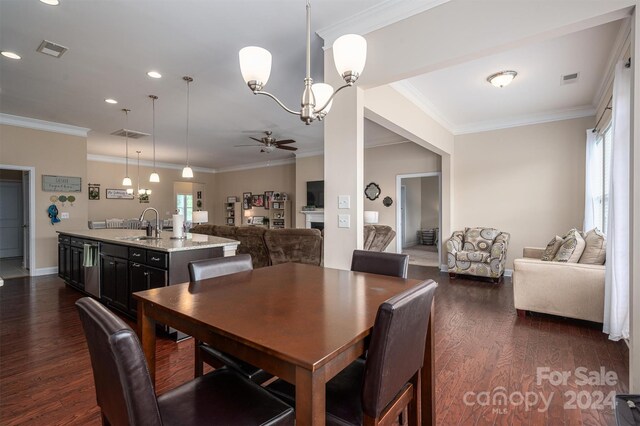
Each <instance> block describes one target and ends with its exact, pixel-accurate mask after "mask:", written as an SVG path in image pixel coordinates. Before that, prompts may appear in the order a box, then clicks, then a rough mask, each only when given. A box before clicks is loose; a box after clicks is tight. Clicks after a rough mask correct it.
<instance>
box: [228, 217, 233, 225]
mask: <svg viewBox="0 0 640 426" xmlns="http://www.w3.org/2000/svg"><path fill="white" fill-rule="evenodd" d="M233 224H234V219H233V218H232V217H228V218H227V225H233Z"/></svg>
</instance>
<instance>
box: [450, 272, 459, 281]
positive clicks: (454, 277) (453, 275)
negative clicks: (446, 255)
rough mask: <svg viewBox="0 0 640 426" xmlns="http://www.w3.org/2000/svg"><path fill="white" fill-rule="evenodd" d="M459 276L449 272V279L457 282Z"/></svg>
mask: <svg viewBox="0 0 640 426" xmlns="http://www.w3.org/2000/svg"><path fill="white" fill-rule="evenodd" d="M457 277H458V275H457V274H456V273H455V272H449V279H452V280H455V279H456V278H457Z"/></svg>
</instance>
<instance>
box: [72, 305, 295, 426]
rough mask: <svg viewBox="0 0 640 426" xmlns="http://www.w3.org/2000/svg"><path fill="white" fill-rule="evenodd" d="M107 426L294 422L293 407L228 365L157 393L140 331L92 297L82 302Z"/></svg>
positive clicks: (94, 376) (95, 377) (95, 379)
mask: <svg viewBox="0 0 640 426" xmlns="http://www.w3.org/2000/svg"><path fill="white" fill-rule="evenodd" d="M76 307H77V308H78V312H79V313H80V319H81V321H82V327H83V329H84V333H85V336H86V338H87V345H88V347H89V355H90V357H91V367H92V369H93V378H94V382H95V388H96V399H97V402H98V406H99V407H100V410H101V414H102V424H103V425H114V426H120V425H131V426H137V425H145V426H160V425H181V426H187V425H205V424H243V425H244V424H247V425H248V424H255V425H257V424H260V425H262V424H268V425H293V424H294V419H295V414H294V410H293V408H291V407H290V406H289V405H287V404H286V403H284V402H282V401H280V400H279V399H277V398H275V397H274V396H273V395H271V394H269V392H267V391H266V390H264V388H262V387H260V386H258V385H257V384H255V383H253V382H251V381H250V380H247V379H246V378H244V377H242V376H241V375H239V374H238V373H236V372H235V371H233V370H230V369H228V368H221V369H219V370H215V371H213V372H211V373H209V374H206V375H204V376H202V377H199V378H197V379H195V380H192V381H190V382H187V383H185V384H183V385H181V386H178V387H177V388H175V389H172V390H170V391H168V392H166V393H164V394H162V395H160V396H159V397H156V394H155V390H154V387H153V383H152V381H151V377H150V375H149V369H148V366H147V362H146V360H145V357H144V353H143V352H142V347H141V345H140V341H139V340H138V337H137V336H136V334H135V332H134V331H133V330H132V329H131V328H130V327H129V326H128V325H127V324H125V323H124V322H123V321H122V320H121V319H120V318H118V317H117V316H115V315H114V314H113V313H111V312H110V311H109V310H108V309H107V308H105V307H104V306H102V305H101V304H100V303H98V302H96V301H95V300H93V299H92V298H90V297H84V298H82V299H80V300H78V301H77V302H76Z"/></svg>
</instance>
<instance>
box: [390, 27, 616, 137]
mask: <svg viewBox="0 0 640 426" xmlns="http://www.w3.org/2000/svg"><path fill="white" fill-rule="evenodd" d="M621 22H622V21H620V20H618V21H613V22H609V23H607V24H604V25H600V26H597V27H592V28H589V29H587V30H583V31H579V32H576V33H572V34H569V35H566V36H563V37H559V38H554V39H551V40H546V41H544V42H539V43H534V44H529V45H526V46H523V47H520V48H516V49H513V50H509V51H505V52H502V53H499V54H495V55H490V56H485V57H482V58H480V59H477V60H474V61H470V62H466V63H463V64H460V65H457V66H453V67H450V68H446V69H441V70H438V71H434V72H431V73H428V74H425V75H421V76H418V77H414V78H410V79H407V80H404V81H403V82H400V84H397V83H396V84H397V86H398V87H400V89H404V90H408V91H410V92H413V94H414V96H415V98H417V101H418V102H419V103H421V104H422V105H423V106H424V107H425V108H427V109H429V110H431V111H433V112H435V114H437V115H438V116H439V119H440V121H441V123H442V124H443V125H445V127H447V128H448V129H449V130H450V131H452V132H453V133H454V134H460V133H468V132H474V131H481V130H488V129H495V128H500V127H509V126H510V125H521V124H526V123H527V122H536V121H550V120H552V119H558V118H562V117H564V118H570V117H573V116H589V115H594V114H595V108H596V106H597V105H596V103H597V102H598V101H599V99H598V97H599V95H600V93H599V91H600V88H601V85H602V83H603V81H604V77H605V75H606V74H607V67H608V65H609V60H610V56H611V52H612V46H613V45H614V43H615V40H616V37H617V35H618V32H619V31H620V26H621ZM504 70H515V71H517V72H518V75H517V77H516V78H515V79H514V80H513V82H512V83H511V84H510V85H509V86H506V87H504V88H496V87H494V86H492V85H491V84H489V83H488V82H487V80H486V78H487V77H488V76H489V75H491V74H494V73H496V72H498V71H504ZM572 73H579V77H578V79H577V81H575V82H573V83H570V84H564V85H563V84H561V77H562V76H563V75H566V74H572ZM415 98H414V99H415Z"/></svg>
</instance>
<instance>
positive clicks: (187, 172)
mask: <svg viewBox="0 0 640 426" xmlns="http://www.w3.org/2000/svg"><path fill="white" fill-rule="evenodd" d="M182 79H183V80H184V81H186V82H187V134H186V138H185V139H186V141H187V165H186V166H185V167H184V169H182V177H183V178H186V179H190V178H192V177H193V170H192V169H191V167H189V84H191V82H192V81H193V78H191V77H189V76H184V77H182Z"/></svg>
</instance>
